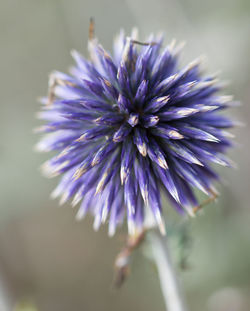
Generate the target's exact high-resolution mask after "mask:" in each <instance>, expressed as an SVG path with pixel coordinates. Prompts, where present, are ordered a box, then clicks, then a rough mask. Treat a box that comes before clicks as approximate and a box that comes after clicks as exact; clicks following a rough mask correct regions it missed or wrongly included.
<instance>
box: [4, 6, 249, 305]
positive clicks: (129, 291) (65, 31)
mask: <svg viewBox="0 0 250 311" xmlns="http://www.w3.org/2000/svg"><path fill="white" fill-rule="evenodd" d="M90 16H94V17H95V21H96V33H97V36H98V38H99V40H100V41H101V42H102V43H103V45H104V47H105V48H107V49H110V48H111V46H112V38H113V36H114V35H115V34H116V33H117V32H118V30H119V29H120V28H124V29H125V30H126V31H127V32H128V31H130V30H131V28H132V27H133V26H137V27H138V28H139V31H140V34H141V36H142V38H144V36H145V35H147V34H148V33H149V32H153V31H154V32H157V31H161V30H162V31H164V32H165V34H166V42H168V41H170V40H171V39H172V38H173V37H175V38H176V39H178V40H181V41H182V40H186V41H187V45H186V47H185V49H184V53H183V57H182V61H183V64H184V63H185V62H186V61H190V60H192V59H194V58H196V57H197V56H199V55H200V54H204V53H205V54H206V55H207V59H208V61H207V64H206V67H207V68H208V70H209V71H210V72H213V71H217V70H218V69H220V70H222V74H221V77H222V78H225V79H229V80H230V81H231V84H230V85H229V87H228V90H227V93H228V94H231V93H232V94H234V95H235V97H236V99H238V100H240V101H242V102H243V103H244V105H243V106H242V107H241V108H240V109H237V110H232V111H231V115H232V116H233V117H234V118H236V119H239V120H241V121H243V122H245V123H246V124H247V123H248V121H249V118H250V106H249V103H248V101H249V97H250V75H249V72H250V57H249V54H250V1H249V0H238V1H235V0H219V1H218V0H210V1H197V0H154V1H148V0H146V1H145V0H116V1H112V0H100V1H97V0H72V1H69V0H68V1H67V0H43V1H41V0H40V1H39V0H1V1H0V38H1V47H0V51H1V54H0V55H1V57H0V72H1V75H0V89H1V93H0V94H1V95H0V98H1V114H0V128H1V130H0V166H1V174H0V197H1V205H0V310H1V311H9V310H25V311H28V310H30V311H31V310H32V311H35V310H37V311H57V310H58V311H59V310H60V311H69V310H74V311H78V310H84V311H85V310H86V311H92V310H109V311H112V310H120V311H123V310H143V311H147V310H159V311H163V310H164V304H163V299H162V296H161V292H160V287H159V283H158V279H157V276H156V273H155V269H154V268H153V266H152V265H151V264H150V263H149V261H147V260H144V258H143V255H142V253H141V252H140V251H138V252H137V254H136V255H135V256H134V260H133V264H132V274H131V276H130V277H129V279H128V281H127V282H126V284H125V285H124V287H123V288H122V289H121V290H119V291H116V290H114V289H113V288H112V278H113V267H112V265H113V260H114V257H115V255H116V254H117V252H118V251H119V249H120V248H121V247H122V245H123V241H124V232H125V231H124V232H122V231H120V232H119V233H118V235H116V236H115V237H114V238H112V239H110V238H108V237H107V230H106V228H105V227H104V228H102V229H101V230H100V231H99V232H98V233H95V232H94V231H93V230H92V219H91V217H88V218H87V219H86V220H84V221H83V222H80V223H78V222H76V221H75V219H74V215H75V213H76V211H75V210H73V209H72V208H71V207H69V205H68V206H66V205H65V206H63V207H60V208H59V207H58V202H56V201H51V200H49V194H50V192H51V191H52V189H53V188H54V187H55V185H56V183H57V180H47V179H44V178H43V177H41V176H40V173H39V171H38V167H39V166H40V164H41V163H43V162H44V161H45V160H46V159H47V157H48V155H41V154H36V153H34V152H33V150H32V148H33V146H34V145H35V143H36V142H37V140H38V136H36V135H34V134H33V133H32V129H33V128H34V127H36V126H37V125H38V121H37V120H36V119H35V118H34V115H35V112H37V111H38V109H39V104H38V103H37V101H36V98H37V97H38V96H41V95H44V94H46V92H47V77H48V74H49V72H51V71H52V70H53V69H58V70H61V71H66V70H67V68H68V67H69V65H70V64H72V60H71V57H70V50H71V49H73V48H74V49H77V50H79V51H81V52H82V53H83V54H85V55H86V46H87V35H88V24H89V18H90ZM234 133H235V134H236V140H237V142H238V146H237V148H236V149H235V150H233V151H232V152H231V157H232V159H233V160H235V161H236V162H237V163H238V166H239V168H238V169H237V170H229V169H228V170H227V169H221V173H222V175H223V177H224V184H223V185H222V186H220V187H219V190H220V192H221V197H220V199H219V201H218V202H217V203H216V204H212V205H210V206H207V207H206V208H205V210H204V212H202V213H201V214H200V216H199V217H197V218H196V219H194V220H190V228H189V232H190V234H191V236H192V240H193V243H192V244H193V245H192V251H191V255H190V258H189V265H190V267H189V269H188V270H186V271H184V272H180V277H181V280H182V283H183V286H184V288H185V292H186V294H187V301H188V304H189V306H190V310H192V311H200V310H205V311H226V310H227V311H248V310H250V208H249V199H250V178H249V174H250V157H249V151H250V140H249V137H250V135H249V134H250V133H249V128H248V127H247V126H246V127H244V128H239V129H236V130H235V131H234ZM171 215H172V214H171ZM14 306H15V307H14ZM13 308H14V309H13Z"/></svg>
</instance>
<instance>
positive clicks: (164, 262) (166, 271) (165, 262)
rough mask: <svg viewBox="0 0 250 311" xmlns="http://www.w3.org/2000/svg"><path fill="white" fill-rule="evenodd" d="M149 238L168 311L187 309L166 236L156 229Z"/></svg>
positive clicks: (184, 310)
mask: <svg viewBox="0 0 250 311" xmlns="http://www.w3.org/2000/svg"><path fill="white" fill-rule="evenodd" d="M149 238H150V242H151V247H152V251H153V257H154V260H155V263H156V266H157V270H158V274H159V279H160V284H161V289H162V294H163V297H164V300H165V304H166V308H167V311H187V308H186V306H185V304H184V299H183V295H182V292H181V290H180V286H179V282H178V280H177V276H176V273H175V270H174V267H173V264H172V261H171V258H170V254H169V249H168V246H167V240H166V237H165V236H162V235H161V234H160V233H159V232H158V231H156V230H151V232H149Z"/></svg>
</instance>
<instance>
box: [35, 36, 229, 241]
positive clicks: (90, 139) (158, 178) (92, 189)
mask: <svg viewBox="0 0 250 311" xmlns="http://www.w3.org/2000/svg"><path fill="white" fill-rule="evenodd" d="M88 47H89V52H90V60H87V59H85V58H84V57H83V56H81V55H80V54H79V53H78V52H76V51H73V52H72V56H73V58H74V60H75V62H76V65H75V67H73V68H71V70H70V75H67V74H64V73H61V72H53V73H52V75H51V79H50V82H49V94H48V97H46V98H44V99H42V103H43V108H42V111H41V112H40V113H39V118H41V119H43V120H46V122H47V123H46V125H44V126H42V127H41V128H39V131H40V132H44V133H46V135H45V137H44V138H43V139H42V140H41V141H40V143H39V144H38V146H37V147H38V149H39V150H41V151H46V152H47V151H55V152H56V154H55V156H54V157H53V158H51V159H50V160H49V161H48V162H46V163H45V164H44V165H43V171H44V172H45V173H46V174H47V175H48V176H49V177H54V176H57V175H62V178H61V181H60V183H59V184H58V186H57V188H56V189H55V190H54V192H53V193H52V197H58V196H60V197H61V201H60V203H61V204H62V203H64V202H66V201H67V200H70V199H72V200H73V201H72V205H73V206H75V205H76V204H78V203H79V202H81V205H80V208H79V210H78V213H77V218H78V219H81V218H82V217H83V216H84V215H85V214H86V212H88V211H90V212H91V213H92V214H93V215H94V228H95V229H98V228H99V226H100V224H101V223H104V222H105V221H106V220H107V219H108V221H109V234H110V235H113V234H114V232H115V230H116V227H117V225H118V224H121V223H122V221H123V219H124V217H126V218H127V223H128V231H129V234H134V233H135V232H138V231H140V230H142V229H143V228H144V226H145V221H146V218H147V215H151V216H153V217H154V219H155V222H156V223H157V224H158V225H159V228H160V230H161V231H162V233H164V228H165V226H164V220H163V217H162V204H161V197H162V195H164V194H165V195H166V196H167V197H168V199H169V201H170V203H171V205H172V206H173V207H174V208H175V209H176V210H177V211H178V212H180V213H185V212H187V213H188V214H189V215H193V214H194V213H195V211H196V210H197V209H198V208H199V207H200V205H199V203H198V202H197V199H196V197H195V195H194V193H193V190H194V189H195V188H198V189H199V190H201V191H202V192H204V193H205V194H207V195H209V196H210V197H213V196H214V195H215V189H214V187H213V183H214V181H216V180H218V175H217V174H216V173H215V172H214V170H213V169H212V167H211V165H212V164H213V163H216V164H221V165H223V166H230V161H229V160H228V159H227V158H226V157H225V155H224V153H225V152H226V150H227V149H228V147H230V146H231V143H230V140H229V138H230V134H229V133H228V132H226V131H225V129H227V128H230V127H232V126H233V125H234V124H233V122H232V121H231V120H229V119H228V118H226V117H224V116H222V115H221V113H220V112H221V111H223V110H224V109H225V108H227V107H228V106H231V105H232V104H233V102H232V98H231V97H230V96H221V95H219V94H218V91H220V89H221V87H222V85H221V84H219V83H218V81H217V80H216V78H215V77H214V76H206V77H204V76H203V75H202V74H201V72H200V69H199V67H200V60H196V61H193V62H191V63H190V64H189V65H187V66H186V67H184V68H179V66H178V55H179V51H180V46H175V44H174V43H171V44H170V45H167V46H166V47H165V48H164V47H163V39H162V37H157V36H150V37H149V38H148V40H147V43H140V42H138V41H137V39H136V37H135V33H132V35H131V37H125V35H124V33H123V32H121V33H120V35H119V36H118V37H117V38H116V40H115V42H114V49H113V55H111V54H109V53H108V52H107V51H105V50H104V48H103V47H102V46H101V45H100V44H99V43H98V41H97V39H95V38H90V40H89V46H88ZM151 216H150V217H151Z"/></svg>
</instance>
